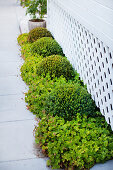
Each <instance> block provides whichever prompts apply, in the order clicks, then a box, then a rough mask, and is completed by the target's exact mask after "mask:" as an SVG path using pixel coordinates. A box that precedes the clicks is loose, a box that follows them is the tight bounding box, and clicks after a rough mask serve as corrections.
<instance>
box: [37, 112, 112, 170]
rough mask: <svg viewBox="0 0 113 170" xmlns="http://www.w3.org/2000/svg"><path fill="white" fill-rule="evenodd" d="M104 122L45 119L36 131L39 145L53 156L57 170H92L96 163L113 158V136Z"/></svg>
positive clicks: (51, 163) (89, 119) (50, 163)
mask: <svg viewBox="0 0 113 170" xmlns="http://www.w3.org/2000/svg"><path fill="white" fill-rule="evenodd" d="M108 129H109V128H108V125H107V123H106V122H105V120H104V118H102V117H99V118H88V117H86V116H84V117H83V118H81V117H80V115H79V114H77V119H76V120H72V121H67V122H65V120H64V119H63V118H59V117H57V116H56V117H48V116H47V117H46V116H45V117H43V118H42V120H41V121H40V122H39V124H38V127H36V128H35V139H36V143H38V144H40V146H41V147H42V151H43V153H45V154H46V155H48V156H49V158H50V160H49V161H48V163H47V164H48V165H51V166H52V168H53V169H58V168H65V167H68V168H69V167H70V169H71V168H72V169H74V168H75V169H76V168H79V169H81V170H82V169H90V168H91V167H92V166H93V165H94V164H95V163H101V162H102V163H103V162H105V161H107V160H109V159H112V158H113V132H111V131H110V130H108Z"/></svg>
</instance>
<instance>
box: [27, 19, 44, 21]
mask: <svg viewBox="0 0 113 170" xmlns="http://www.w3.org/2000/svg"><path fill="white" fill-rule="evenodd" d="M29 21H32V22H43V21H44V20H43V19H30V20H29Z"/></svg>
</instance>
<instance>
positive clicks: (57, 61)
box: [37, 55, 75, 80]
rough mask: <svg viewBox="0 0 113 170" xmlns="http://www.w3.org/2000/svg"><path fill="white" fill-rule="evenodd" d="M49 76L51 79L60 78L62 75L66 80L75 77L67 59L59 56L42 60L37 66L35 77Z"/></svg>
mask: <svg viewBox="0 0 113 170" xmlns="http://www.w3.org/2000/svg"><path fill="white" fill-rule="evenodd" d="M47 73H49V74H50V76H51V77H52V76H53V75H55V77H60V76H61V75H63V76H64V77H65V78H66V79H67V80H68V79H73V78H74V77H75V71H74V69H73V67H72V65H71V64H70V62H69V61H68V60H67V58H65V57H62V56H60V55H52V56H49V57H46V58H43V60H42V61H41V62H40V63H39V64H38V65H37V75H42V74H43V75H46V74H47Z"/></svg>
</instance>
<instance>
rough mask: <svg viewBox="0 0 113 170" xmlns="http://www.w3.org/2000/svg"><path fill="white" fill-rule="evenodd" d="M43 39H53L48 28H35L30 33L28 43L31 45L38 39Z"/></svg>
mask: <svg viewBox="0 0 113 170" xmlns="http://www.w3.org/2000/svg"><path fill="white" fill-rule="evenodd" d="M42 37H52V35H51V33H50V32H49V31H48V30H47V29H46V28H42V27H38V28H34V29H33V30H31V31H30V32H29V35H28V42H30V43H32V42H35V41H36V40H37V39H40V38H42Z"/></svg>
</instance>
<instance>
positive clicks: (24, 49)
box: [21, 43, 36, 59]
mask: <svg viewBox="0 0 113 170" xmlns="http://www.w3.org/2000/svg"><path fill="white" fill-rule="evenodd" d="M30 49H31V44H29V43H27V44H24V45H23V46H22V47H21V55H22V58H23V59H26V58H27V57H31V56H33V55H32V53H31V51H30ZM34 56H36V54H35V55H34Z"/></svg>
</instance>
